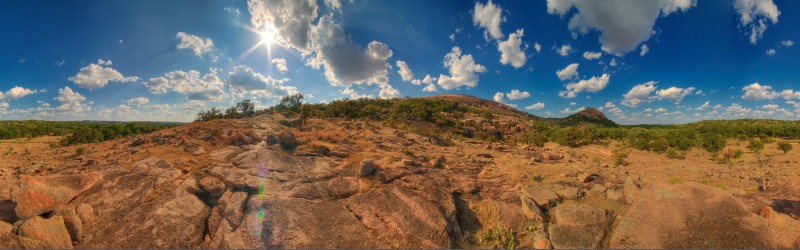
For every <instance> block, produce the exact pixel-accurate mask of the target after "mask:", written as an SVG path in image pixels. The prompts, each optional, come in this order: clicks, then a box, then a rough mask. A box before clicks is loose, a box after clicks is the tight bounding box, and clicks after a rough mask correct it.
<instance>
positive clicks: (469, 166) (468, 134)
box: [0, 96, 800, 248]
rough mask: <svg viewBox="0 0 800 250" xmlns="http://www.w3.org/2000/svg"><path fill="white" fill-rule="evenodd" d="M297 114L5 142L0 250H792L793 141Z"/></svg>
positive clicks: (693, 131)
mask: <svg viewBox="0 0 800 250" xmlns="http://www.w3.org/2000/svg"><path fill="white" fill-rule="evenodd" d="M301 99H302V98H297V97H294V98H284V99H283V100H282V101H281V102H280V103H279V104H278V105H276V106H275V107H272V108H269V109H266V110H250V109H248V108H247V106H248V105H237V106H236V107H234V108H232V109H230V110H231V111H230V112H226V114H219V113H216V112H204V113H203V114H201V116H200V118H209V120H207V121H198V122H193V123H189V124H183V125H180V126H175V127H170V128H165V129H161V130H158V131H153V132H149V133H145V134H140V135H136V136H130V137H124V138H118V139H113V140H107V141H102V142H97V143H86V144H81V145H75V146H47V145H51V144H50V143H52V142H54V141H58V140H59V139H60V138H59V137H55V136H53V137H41V138H37V139H33V140H30V141H28V140H25V139H15V140H0V148H3V149H5V148H8V150H3V152H0V153H2V157H3V160H2V161H0V247H2V248H112V247H113V248H122V247H126V248H793V247H794V248H796V247H800V240H798V239H800V230H797V228H800V220H798V219H797V218H798V216H800V209H798V205H797V204H798V199H799V198H798V197H800V193H798V191H797V190H800V178H797V174H798V173H797V168H796V166H797V165H798V164H800V163H799V162H798V160H797V159H800V153H798V152H797V150H794V151H792V150H791V149H790V150H788V151H782V150H780V148H779V147H778V145H779V144H780V143H788V144H789V145H790V146H791V145H798V140H797V138H791V139H780V138H772V137H767V136H764V137H754V138H746V140H750V141H744V140H739V139H736V138H735V137H734V138H730V137H729V139H726V137H727V135H726V134H720V133H717V132H713V131H712V130H714V129H717V126H716V125H715V124H717V123H714V122H711V123H708V124H706V123H702V124H698V125H691V126H685V127H684V126H670V127H659V128H642V127H630V126H602V125H595V122H598V121H600V122H602V121H603V118H604V117H605V116H604V115H602V113H601V112H599V111H598V112H595V111H593V110H591V109H590V110H584V111H585V112H580V113H579V114H575V116H573V117H574V118H572V119H573V120H575V121H576V122H577V123H576V124H578V126H572V125H569V126H567V125H560V124H558V123H557V122H554V120H551V119H542V118H537V117H532V116H529V115H527V114H524V113H521V112H518V111H514V110H513V109H510V108H506V106H505V105H502V104H497V103H493V102H491V101H487V100H481V99H477V98H474V97H465V96H444V97H442V96H439V97H430V98H402V99H393V100H371V99H358V100H339V101H334V102H331V103H329V104H302V103H301V102H299V100H301ZM228 115H229V116H230V117H236V118H225V116H228ZM210 118H214V119H210ZM564 119H567V118H564ZM776 124H778V125H776V126H774V127H770V128H772V129H775V130H774V134H776V135H780V134H781V133H787V132H785V131H790V130H791V129H788V130H785V129H783V127H781V126H790V125H791V124H790V123H780V122H779V123H776ZM723 125H724V126H728V127H730V126H731V124H723ZM734 125H744V124H734ZM779 128H780V130H779ZM788 128H791V127H788ZM730 131H737V130H735V129H730ZM781 131H784V132H781ZM754 133H756V132H754ZM757 133H759V134H763V133H767V132H766V131H764V130H759V131H757ZM769 133H773V132H769ZM48 140H50V141H48ZM751 142H760V143H754V144H753V145H761V146H762V147H761V148H756V147H750V144H751ZM723 148H724V149H726V150H727V151H722V152H723V153H722V154H719V152H720V151H721V150H722V149H723ZM751 148H752V149H751ZM80 149H82V150H80ZM670 152H672V153H670ZM727 152H731V154H730V157H728V158H726V157H727V156H725V155H727ZM735 152H740V153H738V154H739V155H738V156H735V154H734V153H735ZM681 156H682V157H681ZM664 194H668V195H664ZM734 194H735V196H734ZM663 235H670V239H669V240H664V237H663Z"/></svg>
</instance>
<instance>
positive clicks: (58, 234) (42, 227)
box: [15, 216, 72, 248]
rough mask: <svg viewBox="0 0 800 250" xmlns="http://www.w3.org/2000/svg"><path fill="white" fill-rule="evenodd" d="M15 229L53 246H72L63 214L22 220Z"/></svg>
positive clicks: (23, 234) (19, 232)
mask: <svg viewBox="0 0 800 250" xmlns="http://www.w3.org/2000/svg"><path fill="white" fill-rule="evenodd" d="M15 231H16V233H17V234H18V235H20V236H23V237H28V238H31V239H34V240H37V241H40V242H42V243H44V244H45V245H47V246H48V247H51V248H72V241H71V240H70V236H69V232H68V231H67V228H66V227H65V226H64V218H62V217H61V216H53V217H51V218H49V219H43V218H41V217H38V216H37V217H33V218H30V219H28V220H25V221H22V222H21V223H20V224H19V227H17V228H16V230H15Z"/></svg>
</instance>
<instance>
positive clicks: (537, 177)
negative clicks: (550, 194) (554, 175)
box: [531, 174, 544, 182]
mask: <svg viewBox="0 0 800 250" xmlns="http://www.w3.org/2000/svg"><path fill="white" fill-rule="evenodd" d="M531 180H532V181H535V182H542V181H544V176H542V175H539V174H535V175H533V176H531Z"/></svg>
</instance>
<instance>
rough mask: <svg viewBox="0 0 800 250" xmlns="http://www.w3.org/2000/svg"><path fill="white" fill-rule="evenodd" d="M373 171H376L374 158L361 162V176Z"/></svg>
mask: <svg viewBox="0 0 800 250" xmlns="http://www.w3.org/2000/svg"><path fill="white" fill-rule="evenodd" d="M373 172H375V165H374V164H373V163H372V160H364V161H362V162H361V170H360V171H359V173H360V175H361V177H365V176H367V175H371V174H372V173H373Z"/></svg>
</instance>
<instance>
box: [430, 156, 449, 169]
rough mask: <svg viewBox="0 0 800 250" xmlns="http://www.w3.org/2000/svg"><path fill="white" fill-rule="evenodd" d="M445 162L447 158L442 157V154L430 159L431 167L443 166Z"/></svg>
mask: <svg viewBox="0 0 800 250" xmlns="http://www.w3.org/2000/svg"><path fill="white" fill-rule="evenodd" d="M446 162H447V159H446V158H444V156H439V157H436V158H433V160H431V167H434V168H443V167H444V164H445V163H446Z"/></svg>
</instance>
